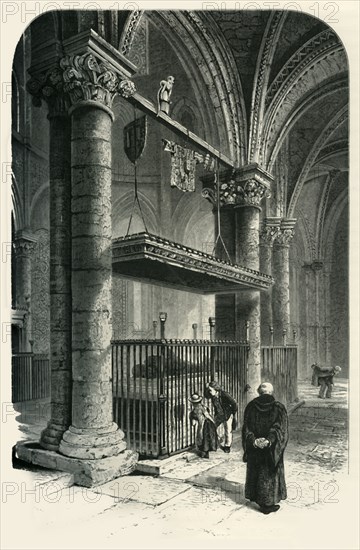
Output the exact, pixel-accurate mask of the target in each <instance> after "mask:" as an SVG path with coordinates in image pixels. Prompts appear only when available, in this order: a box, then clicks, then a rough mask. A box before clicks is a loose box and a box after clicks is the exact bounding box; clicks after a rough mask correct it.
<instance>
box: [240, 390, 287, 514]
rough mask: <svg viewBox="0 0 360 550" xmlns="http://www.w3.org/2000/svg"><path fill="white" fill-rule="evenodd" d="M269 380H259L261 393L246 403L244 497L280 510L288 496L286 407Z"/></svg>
mask: <svg viewBox="0 0 360 550" xmlns="http://www.w3.org/2000/svg"><path fill="white" fill-rule="evenodd" d="M273 391H274V389H273V386H272V385H271V384H270V383H269V382H265V383H263V384H260V386H259V388H258V393H259V397H256V398H255V399H253V400H252V401H250V403H249V404H248V405H247V406H246V408H245V412H244V424H243V428H242V444H243V448H244V457H243V460H244V462H246V463H247V468H246V482H245V497H246V498H248V499H249V500H251V501H253V502H256V503H257V504H258V505H259V506H260V511H261V512H262V513H263V514H270V513H271V512H277V511H278V510H279V508H280V506H279V504H278V502H280V500H284V499H286V496H287V495H286V484H285V471H284V451H285V447H286V445H287V442H288V437H289V435H288V415H287V412H286V408H285V407H284V405H282V404H281V403H280V402H279V401H275V398H274V397H273Z"/></svg>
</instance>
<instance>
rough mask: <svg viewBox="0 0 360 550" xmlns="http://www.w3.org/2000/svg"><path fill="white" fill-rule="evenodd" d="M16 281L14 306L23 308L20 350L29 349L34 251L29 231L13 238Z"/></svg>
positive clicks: (34, 240)
mask: <svg viewBox="0 0 360 550" xmlns="http://www.w3.org/2000/svg"><path fill="white" fill-rule="evenodd" d="M13 245H14V250H15V261H16V281H15V289H16V290H15V292H16V296H15V301H16V308H17V309H21V310H25V311H26V314H25V319H24V325H23V329H22V336H21V343H20V345H21V348H20V351H22V352H25V351H30V350H31V347H30V343H29V340H31V339H32V326H31V256H32V254H33V253H34V250H35V246H36V239H35V238H34V237H33V235H32V234H31V233H30V232H29V231H25V230H24V231H18V232H17V233H16V235H15V240H14V243H13Z"/></svg>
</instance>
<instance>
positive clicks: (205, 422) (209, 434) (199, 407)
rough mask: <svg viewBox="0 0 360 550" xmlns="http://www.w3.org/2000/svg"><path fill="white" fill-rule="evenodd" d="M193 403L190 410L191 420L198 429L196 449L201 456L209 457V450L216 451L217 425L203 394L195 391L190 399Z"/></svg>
mask: <svg viewBox="0 0 360 550" xmlns="http://www.w3.org/2000/svg"><path fill="white" fill-rule="evenodd" d="M189 401H190V403H191V404H192V405H193V409H192V411H191V412H190V422H191V424H192V425H193V426H197V429H196V437H195V443H196V449H197V452H198V455H199V456H200V457H201V458H209V451H216V450H217V448H218V439H217V433H216V427H215V423H214V420H213V418H212V416H211V415H210V412H209V409H208V408H207V407H205V405H204V404H203V403H202V397H201V395H199V394H197V393H193V394H192V396H191V397H190V399H189Z"/></svg>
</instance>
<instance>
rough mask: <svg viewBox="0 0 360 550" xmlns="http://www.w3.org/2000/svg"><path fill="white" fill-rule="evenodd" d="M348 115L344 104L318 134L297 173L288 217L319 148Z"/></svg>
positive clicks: (291, 212) (292, 211)
mask: <svg viewBox="0 0 360 550" xmlns="http://www.w3.org/2000/svg"><path fill="white" fill-rule="evenodd" d="M347 116H348V105H345V106H344V107H343V108H342V109H340V111H339V112H338V113H337V114H336V115H335V117H334V118H333V119H332V120H331V121H330V122H329V124H327V126H326V127H325V128H324V130H323V131H322V132H321V134H320V136H319V137H318V139H317V140H316V142H315V143H314V145H313V147H312V149H311V151H310V153H309V154H308V156H307V158H306V161H305V163H304V166H303V169H302V170H301V173H300V175H299V178H298V180H297V182H296V185H295V188H294V191H293V194H292V196H291V198H290V203H289V208H288V213H287V215H288V217H290V218H291V217H293V214H294V210H295V208H296V203H297V201H298V199H299V196H300V193H301V190H302V188H303V185H304V183H305V181H306V178H307V175H308V173H309V170H310V168H311V167H312V166H313V164H314V162H315V160H316V157H317V155H318V154H319V152H320V150H321V148H322V147H323V145H324V144H325V143H326V141H327V140H328V139H329V137H330V136H331V134H332V133H333V132H334V131H335V130H336V129H337V128H338V126H339V125H340V124H341V123H342V122H343V121H344V120H345V119H346V118H347Z"/></svg>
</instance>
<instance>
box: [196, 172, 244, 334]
mask: <svg viewBox="0 0 360 550" xmlns="http://www.w3.org/2000/svg"><path fill="white" fill-rule="evenodd" d="M219 177H220V182H221V183H220V193H219V199H220V219H218V205H217V200H218V196H217V189H216V184H215V175H214V174H211V175H207V176H204V177H203V178H202V181H203V183H204V184H205V185H206V187H204V189H203V191H202V196H203V197H204V198H206V199H207V200H209V202H211V204H212V205H213V214H214V220H215V237H217V236H218V235H219V222H220V234H221V239H218V241H217V243H216V250H215V256H216V257H217V258H220V259H221V260H225V261H227V262H228V261H229V260H230V261H231V262H233V263H235V257H236V253H235V251H236V246H235V232H236V226H235V209H234V204H235V198H236V193H235V181H234V179H233V171H232V170H231V171H228V170H227V171H224V172H222V173H221V174H220V175H219ZM207 186H209V187H207ZM225 247H226V250H225ZM215 319H216V325H215V338H216V339H217V340H223V339H225V340H234V339H235V334H236V328H235V326H236V324H235V294H217V295H215Z"/></svg>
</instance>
